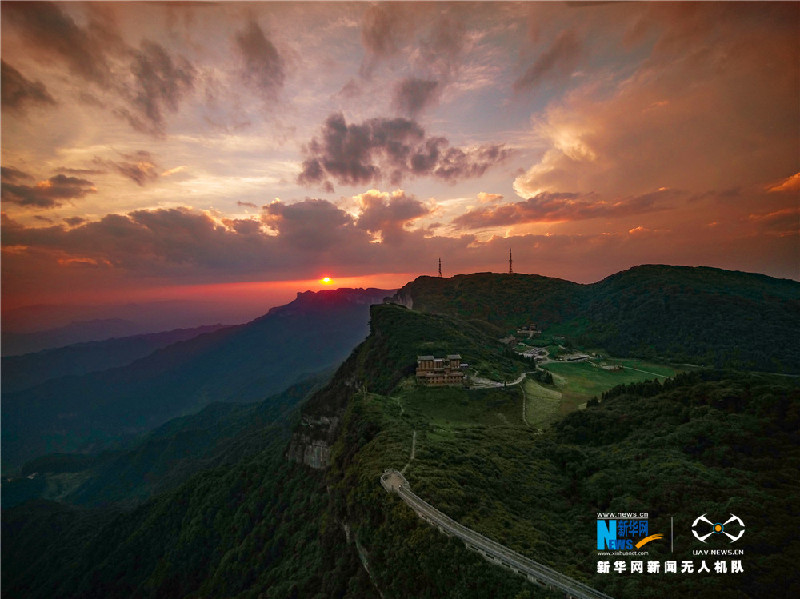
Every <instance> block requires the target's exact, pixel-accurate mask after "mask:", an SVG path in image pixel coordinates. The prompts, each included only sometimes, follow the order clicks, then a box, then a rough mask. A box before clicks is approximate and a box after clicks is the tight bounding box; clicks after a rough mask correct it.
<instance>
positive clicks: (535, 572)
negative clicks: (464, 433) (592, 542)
mask: <svg viewBox="0 0 800 599" xmlns="http://www.w3.org/2000/svg"><path fill="white" fill-rule="evenodd" d="M381 485H383V488H384V489H386V491H387V492H389V493H392V492H394V493H397V494H398V495H399V496H400V498H401V499H402V500H403V501H405V502H406V504H408V505H409V507H411V509H413V510H414V511H415V512H416V513H417V515H418V516H419V517H420V518H422V519H423V520H425V521H427V522H429V523H430V524H433V525H434V526H436V527H437V528H438V529H439V530H440V531H441V532H443V533H445V534H447V535H450V536H455V537H458V538H459V539H461V540H462V541H463V542H464V544H465V545H466V546H467V547H469V548H470V549H474V550H475V551H477V552H478V553H480V554H481V555H482V556H483V557H484V558H485V559H487V560H489V561H491V562H494V563H497V564H500V565H502V566H505V567H506V568H509V569H510V570H512V571H513V572H515V573H516V574H519V575H521V576H525V577H526V578H527V579H528V580H529V581H531V582H533V583H535V584H539V585H541V586H544V587H547V588H549V589H559V590H561V591H563V592H564V593H565V595H566V597H568V598H571V599H572V598H574V599H612V598H611V597H610V596H609V595H606V594H605V593H602V592H600V591H598V590H596V589H593V588H592V587H590V586H588V585H585V584H583V583H582V582H579V581H577V580H574V579H572V578H570V577H569V576H566V575H564V574H561V573H560V572H556V571H555V570H553V569H552V568H549V567H547V566H545V565H543V564H540V563H538V562H535V561H534V560H532V559H530V558H527V557H525V556H524V555H521V554H519V553H517V552H516V551H513V550H511V549H509V548H508V547H506V546H505V545H501V544H500V543H497V542H495V541H493V540H491V539H489V538H488V537H485V536H483V535H482V534H480V533H477V532H475V531H474V530H472V529H471V528H467V527H466V526H464V525H462V524H459V523H458V522H456V521H455V520H453V519H452V518H450V517H449V516H447V515H445V514H443V513H442V512H440V511H439V510H437V509H436V508H435V507H433V506H432V505H430V504H429V503H427V502H426V501H424V500H422V499H420V498H419V497H418V496H417V495H415V494H414V493H413V492H412V491H411V487H410V486H409V484H408V481H407V480H406V479H405V477H404V476H403V475H402V474H401V473H400V472H398V471H397V470H386V471H385V472H384V473H383V475H381Z"/></svg>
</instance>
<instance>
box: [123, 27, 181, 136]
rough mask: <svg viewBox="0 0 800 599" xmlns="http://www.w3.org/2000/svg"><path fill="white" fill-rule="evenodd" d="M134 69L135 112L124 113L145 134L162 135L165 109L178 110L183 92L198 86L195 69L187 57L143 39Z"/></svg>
mask: <svg viewBox="0 0 800 599" xmlns="http://www.w3.org/2000/svg"><path fill="white" fill-rule="evenodd" d="M131 72H132V73H133V75H134V78H135V85H134V92H133V93H134V95H133V98H132V105H133V106H134V108H135V109H136V112H135V113H131V112H130V111H128V110H126V109H122V110H120V114H122V115H123V116H125V117H126V118H127V119H128V122H129V123H130V124H131V126H132V127H134V128H135V129H138V130H140V131H143V132H145V133H152V134H161V133H163V130H164V112H165V111H169V112H176V111H177V110H178V103H179V101H180V99H181V98H182V97H183V95H184V94H185V93H186V92H188V91H189V90H191V89H192V88H193V86H194V78H195V68H194V67H193V66H192V64H191V63H190V62H189V61H188V60H186V59H185V58H183V57H182V56H177V57H175V58H173V57H172V56H170V54H169V53H168V52H167V51H166V50H165V49H164V48H163V47H162V46H160V45H159V44H156V43H154V42H150V41H147V40H144V41H142V44H141V50H140V51H138V52H136V53H135V55H134V61H133V64H132V66H131Z"/></svg>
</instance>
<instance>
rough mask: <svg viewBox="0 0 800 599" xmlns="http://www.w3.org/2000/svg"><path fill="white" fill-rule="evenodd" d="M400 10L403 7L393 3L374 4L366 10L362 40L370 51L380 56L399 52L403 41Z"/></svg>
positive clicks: (362, 27)
mask: <svg viewBox="0 0 800 599" xmlns="http://www.w3.org/2000/svg"><path fill="white" fill-rule="evenodd" d="M400 11H402V7H401V6H399V5H393V4H373V5H371V6H370V7H369V8H367V10H366V11H364V20H363V21H362V23H361V42H362V44H363V45H364V47H365V48H366V49H367V51H368V52H371V53H372V54H374V55H376V56H379V57H386V56H391V55H393V54H395V53H396V52H397V50H398V47H399V46H400V43H401V41H402V34H401V33H402V32H401V31H400V28H399V25H400V24H401V23H402V17H400V14H399V13H400Z"/></svg>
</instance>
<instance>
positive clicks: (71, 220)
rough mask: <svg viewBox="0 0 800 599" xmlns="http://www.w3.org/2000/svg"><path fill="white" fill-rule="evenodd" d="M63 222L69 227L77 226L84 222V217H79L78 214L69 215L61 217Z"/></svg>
mask: <svg viewBox="0 0 800 599" xmlns="http://www.w3.org/2000/svg"><path fill="white" fill-rule="evenodd" d="M62 220H63V221H64V222H65V223H67V224H68V225H69V226H70V227H77V226H78V225H81V224H83V223H85V222H86V219H85V218H81V217H80V216H69V217H67V218H64V219H62Z"/></svg>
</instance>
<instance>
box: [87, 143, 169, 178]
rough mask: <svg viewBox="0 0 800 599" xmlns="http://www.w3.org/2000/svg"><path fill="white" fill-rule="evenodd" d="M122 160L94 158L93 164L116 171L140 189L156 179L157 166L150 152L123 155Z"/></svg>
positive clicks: (141, 151) (143, 151) (140, 151)
mask: <svg viewBox="0 0 800 599" xmlns="http://www.w3.org/2000/svg"><path fill="white" fill-rule="evenodd" d="M122 158H123V159H122V160H105V159H102V158H95V159H94V162H95V164H98V165H100V166H103V167H105V168H107V169H111V170H113V171H116V172H117V173H119V174H120V175H123V176H125V177H127V178H128V179H130V180H131V181H133V182H134V183H136V184H137V185H139V186H141V187H144V186H145V185H146V184H147V183H150V182H152V181H155V180H156V179H158V176H159V175H158V165H157V164H156V162H155V158H153V155H152V154H150V152H147V151H145V150H139V151H138V152H133V153H132V154H123V155H122Z"/></svg>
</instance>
